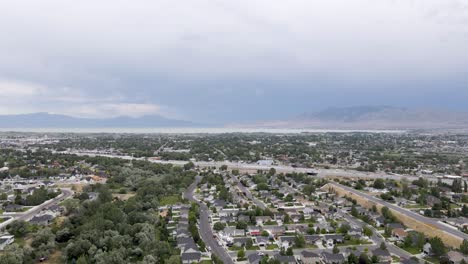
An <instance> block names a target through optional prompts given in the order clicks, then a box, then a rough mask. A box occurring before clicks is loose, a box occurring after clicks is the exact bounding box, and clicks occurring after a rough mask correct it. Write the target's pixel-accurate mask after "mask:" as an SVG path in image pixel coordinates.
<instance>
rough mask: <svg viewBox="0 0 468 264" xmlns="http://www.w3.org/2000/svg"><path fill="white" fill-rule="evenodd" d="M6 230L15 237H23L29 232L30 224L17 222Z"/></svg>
mask: <svg viewBox="0 0 468 264" xmlns="http://www.w3.org/2000/svg"><path fill="white" fill-rule="evenodd" d="M6 229H7V230H8V233H10V234H12V235H14V236H15V237H23V236H24V235H26V234H27V233H28V232H29V224H28V223H27V222H25V221H22V220H15V221H13V222H12V223H11V224H9V225H7V227H6Z"/></svg>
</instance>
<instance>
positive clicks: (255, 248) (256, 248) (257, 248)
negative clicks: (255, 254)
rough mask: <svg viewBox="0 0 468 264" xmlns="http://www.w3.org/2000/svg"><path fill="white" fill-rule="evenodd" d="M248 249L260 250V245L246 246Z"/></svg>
mask: <svg viewBox="0 0 468 264" xmlns="http://www.w3.org/2000/svg"><path fill="white" fill-rule="evenodd" d="M246 249H247V250H260V247H259V246H251V247H246Z"/></svg>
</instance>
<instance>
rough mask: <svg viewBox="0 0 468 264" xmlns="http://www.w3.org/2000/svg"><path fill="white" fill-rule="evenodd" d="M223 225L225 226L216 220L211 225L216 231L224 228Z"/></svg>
mask: <svg viewBox="0 0 468 264" xmlns="http://www.w3.org/2000/svg"><path fill="white" fill-rule="evenodd" d="M225 227H226V225H225V224H223V223H221V222H216V223H214V225H213V229H214V230H216V231H221V230H224V228H225Z"/></svg>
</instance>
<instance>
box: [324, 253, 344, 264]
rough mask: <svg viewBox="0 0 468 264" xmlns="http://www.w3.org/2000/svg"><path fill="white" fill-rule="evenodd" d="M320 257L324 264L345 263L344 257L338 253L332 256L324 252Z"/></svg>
mask: <svg viewBox="0 0 468 264" xmlns="http://www.w3.org/2000/svg"><path fill="white" fill-rule="evenodd" d="M320 256H321V259H322V261H323V263H325V264H343V263H344V262H345V258H344V256H343V255H342V254H340V253H338V254H334V253H329V252H326V251H324V252H322V254H321V255H320Z"/></svg>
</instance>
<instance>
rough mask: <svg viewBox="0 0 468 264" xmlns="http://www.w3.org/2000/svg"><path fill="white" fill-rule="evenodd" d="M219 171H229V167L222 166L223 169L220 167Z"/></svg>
mask: <svg viewBox="0 0 468 264" xmlns="http://www.w3.org/2000/svg"><path fill="white" fill-rule="evenodd" d="M219 169H220V170H222V171H226V170H227V169H228V166H227V165H226V164H223V165H221V167H219Z"/></svg>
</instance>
